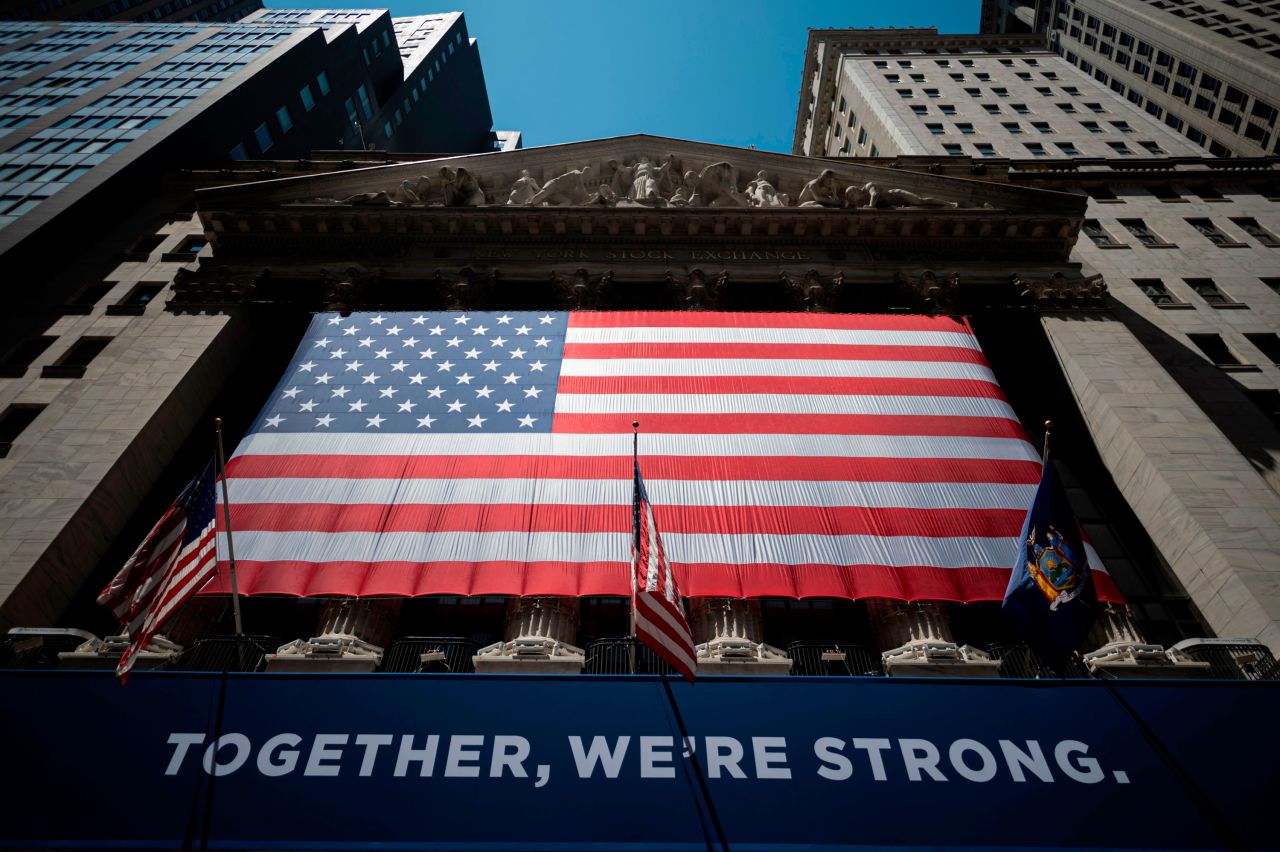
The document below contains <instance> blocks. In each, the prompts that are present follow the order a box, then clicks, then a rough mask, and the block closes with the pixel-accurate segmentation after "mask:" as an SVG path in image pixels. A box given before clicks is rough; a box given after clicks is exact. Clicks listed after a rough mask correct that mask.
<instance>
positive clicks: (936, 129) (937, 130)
mask: <svg viewBox="0 0 1280 852" xmlns="http://www.w3.org/2000/svg"><path fill="white" fill-rule="evenodd" d="M925 127H926V128H928V130H929V132H930V133H932V134H933V135H934V136H941V135H942V134H944V133H946V132H947V130H946V128H945V127H943V126H942V125H941V124H933V123H929V124H926V125H925Z"/></svg>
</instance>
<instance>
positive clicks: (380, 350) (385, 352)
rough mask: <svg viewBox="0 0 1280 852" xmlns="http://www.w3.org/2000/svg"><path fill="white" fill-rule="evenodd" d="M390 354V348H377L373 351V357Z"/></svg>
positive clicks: (382, 356)
mask: <svg viewBox="0 0 1280 852" xmlns="http://www.w3.org/2000/svg"><path fill="white" fill-rule="evenodd" d="M390 354H391V350H390V349H379V350H378V351H377V352H375V353H373V357H375V358H385V357H387V356H388V355H390Z"/></svg>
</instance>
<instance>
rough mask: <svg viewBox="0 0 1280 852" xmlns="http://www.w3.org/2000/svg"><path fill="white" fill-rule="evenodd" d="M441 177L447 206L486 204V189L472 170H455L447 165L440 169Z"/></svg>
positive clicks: (442, 193)
mask: <svg viewBox="0 0 1280 852" xmlns="http://www.w3.org/2000/svg"><path fill="white" fill-rule="evenodd" d="M440 178H441V181H442V185H441V187H440V194H441V196H442V197H443V198H444V205H445V207H483V206H484V203H485V197H484V190H483V189H481V188H480V182H479V181H478V180H476V178H475V175H473V174H471V172H469V171H467V170H466V169H462V168H460V169H458V170H456V171H455V170H453V169H451V168H449V167H448V166H445V167H443V168H441V169H440Z"/></svg>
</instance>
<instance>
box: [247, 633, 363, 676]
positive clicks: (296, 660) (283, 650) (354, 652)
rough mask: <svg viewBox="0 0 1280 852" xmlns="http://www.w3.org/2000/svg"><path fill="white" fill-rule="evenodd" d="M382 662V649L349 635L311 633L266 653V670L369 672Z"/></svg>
mask: <svg viewBox="0 0 1280 852" xmlns="http://www.w3.org/2000/svg"><path fill="white" fill-rule="evenodd" d="M381 664H382V648H380V647H378V646H377V645H371V644H369V643H368V642H365V641H362V640H360V639H356V638H355V637H353V636H313V637H312V638H310V639H308V640H306V641H303V640H302V639H296V640H294V641H293V642H290V643H289V644H288V645H281V646H280V648H279V649H278V650H277V651H276V652H275V653H274V654H267V671H269V672H371V671H374V670H375V669H377V668H378V666H379V665H381Z"/></svg>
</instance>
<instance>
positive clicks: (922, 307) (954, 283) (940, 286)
mask: <svg viewBox="0 0 1280 852" xmlns="http://www.w3.org/2000/svg"><path fill="white" fill-rule="evenodd" d="M897 280H898V287H899V289H901V290H902V291H903V292H905V293H907V294H908V295H909V296H910V297H911V303H912V307H914V308H915V309H916V310H918V311H927V312H933V313H936V312H939V311H950V310H952V309H953V308H954V307H955V300H956V296H957V295H959V292H960V275H959V274H958V273H955V272H953V273H951V274H950V275H944V276H939V275H937V274H936V273H935V272H934V271H933V270H931V269H926V270H924V271H923V272H921V273H920V277H919V278H912V277H910V276H908V275H906V274H905V273H901V272H900V273H898V275H897Z"/></svg>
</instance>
